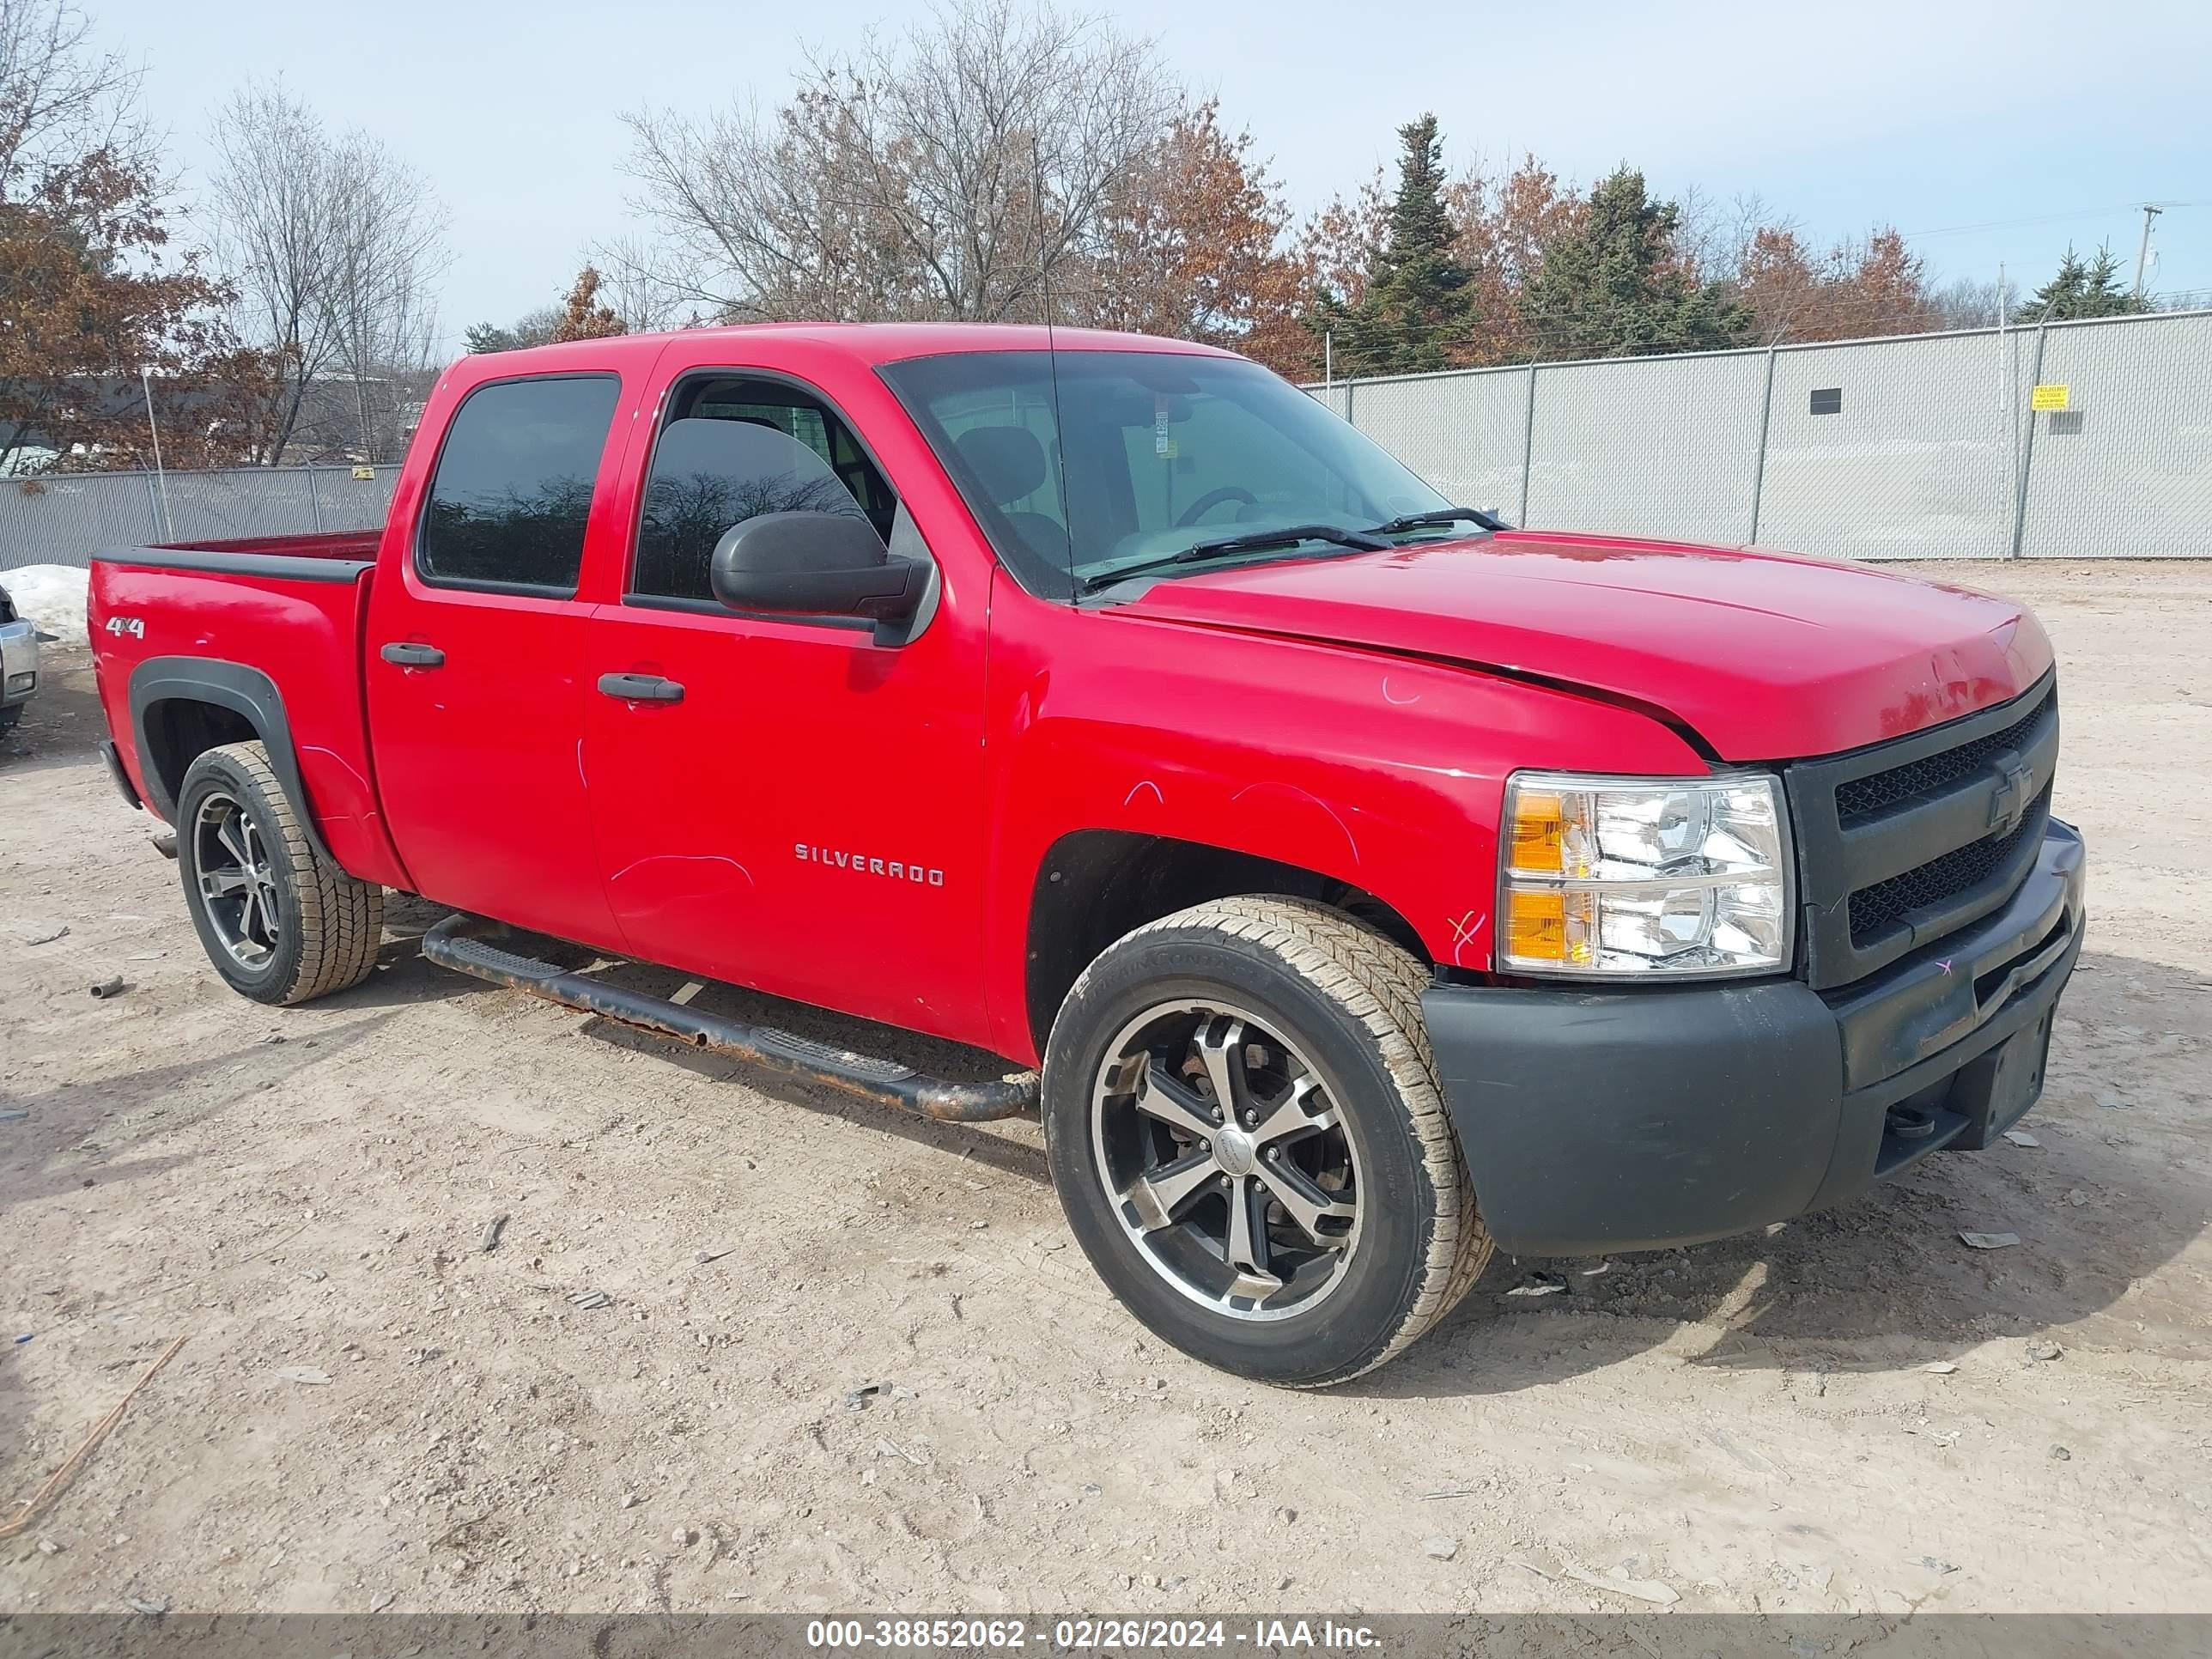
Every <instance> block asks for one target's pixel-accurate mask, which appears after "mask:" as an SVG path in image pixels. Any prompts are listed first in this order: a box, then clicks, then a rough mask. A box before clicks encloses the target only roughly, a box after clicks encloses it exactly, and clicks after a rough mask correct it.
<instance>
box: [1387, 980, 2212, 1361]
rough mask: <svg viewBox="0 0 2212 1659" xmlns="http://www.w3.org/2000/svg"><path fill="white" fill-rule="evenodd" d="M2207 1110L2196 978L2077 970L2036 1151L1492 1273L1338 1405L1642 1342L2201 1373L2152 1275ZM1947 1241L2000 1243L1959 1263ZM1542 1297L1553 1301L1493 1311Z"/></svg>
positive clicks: (2172, 1226) (1962, 1248)
mask: <svg viewBox="0 0 2212 1659" xmlns="http://www.w3.org/2000/svg"><path fill="white" fill-rule="evenodd" d="M2208 1100H2212V980H2207V979H2205V978H2203V977H2201V976H2198V975H2190V974H2187V973H2179V972H2177V971H2176V970H2175V969H2172V968H2171V967H2169V966H2166V965H2165V964H2162V963H2150V962H2145V961H2140V960H2136V959H2134V958H2130V957H2118V956H2111V955H2103V954H2099V953H2094V952H2092V953H2089V954H2086V955H2084V956H2083V957H2082V958H2081V967H2080V969H2079V970H2078V975H2077V977H2076V978H2075V981H2074V983H2073V985H2072V986H2071V987H2069V990H2068V992H2067V995H2066V1000H2065V1002H2064V1003H2063V1007H2062V1011H2061V1014H2060V1024H2059V1028H2058V1035H2057V1041H2056V1042H2054V1044H2053V1047H2052V1051H2051V1080H2050V1083H2049V1085H2048V1086H2047V1087H2046V1089H2045V1094H2044V1097H2043V1098H2042V1100H2041V1101H2040V1102H2039V1103H2038V1104H2037V1106H2036V1108H2035V1109H2034V1110H2033V1111H2032V1112H2031V1113H2030V1114H2029V1115H2028V1116H2027V1119H2026V1120H2025V1121H2024V1122H2023V1123H2022V1124H2021V1127H2022V1128H2023V1129H2025V1130H2027V1132H2029V1133H2032V1134H2033V1135H2034V1136H2035V1137H2036V1139H2037V1140H2038V1141H2039V1143H2040V1144H2039V1145H2038V1146H2032V1147H2029V1146H2016V1145H2013V1144H2010V1143H2007V1142H2000V1143H1998V1144H1997V1145H1996V1146H1991V1147H1990V1148H1989V1149H1988V1150H1986V1151H1984V1152H1961V1153H1938V1154H1936V1155H1935V1156H1934V1157H1932V1158H1929V1159H1927V1160H1925V1161H1924V1162H1923V1163H1921V1164H1917V1165H1916V1166H1914V1167H1913V1168H1912V1169H1911V1170H1907V1171H1905V1173H1904V1174H1903V1175H1901V1176H1899V1177H1897V1178H1896V1179H1894V1180H1893V1181H1890V1182H1885V1183H1883V1184H1881V1185H1880V1186H1878V1187H1876V1188H1875V1190H1874V1191H1873V1192H1872V1193H1871V1194H1869V1195H1868V1196H1867V1197H1865V1198H1863V1199H1862V1200H1859V1201H1857V1203H1854V1204H1851V1205H1849V1206H1844V1207H1843V1208H1841V1209H1838V1210H1835V1211H1832V1212H1824V1213H1821V1214H1818V1215H1813V1216H1808V1217H1804V1218H1801V1219H1798V1220H1796V1221H1791V1222H1789V1223H1786V1224H1784V1225H1781V1226H1780V1227H1778V1228H1777V1229H1775V1230H1773V1231H1771V1232H1767V1233H1763V1234H1753V1235H1750V1236H1747V1237H1742V1238H1736V1239H1728V1240H1723V1241H1720V1242H1718V1243H1711V1244H1706V1245H1701V1246H1698V1247H1696V1248H1693V1249H1683V1250H1665V1251H1654V1252H1646V1253H1642V1254H1635V1255H1619V1256H1616V1257H1613V1258H1612V1259H1611V1265H1610V1266H1609V1267H1605V1268H1604V1269H1602V1270H1601V1271H1599V1272H1596V1273H1592V1272H1591V1271H1590V1269H1592V1268H1594V1267H1597V1266H1598V1264H1597V1263H1596V1262H1595V1261H1586V1260H1585V1261H1547V1260H1540V1259H1534V1258H1522V1259H1520V1260H1517V1261H1516V1260H1512V1259H1509V1258H1505V1257H1503V1256H1501V1257H1499V1258H1498V1259H1496V1260H1494V1261H1492V1264H1491V1266H1490V1267H1489V1268H1488V1270H1487V1271H1486V1272H1485V1273H1484V1274H1483V1277H1482V1279H1481V1280H1480V1283H1479V1284H1478V1285H1476V1287H1475V1289H1474V1291H1473V1292H1472V1293H1471V1294H1470V1295H1469V1296H1468V1299H1467V1301H1466V1302H1465V1303H1464V1304H1462V1305H1461V1307H1460V1309H1459V1310H1457V1312H1456V1313H1455V1314H1454V1315H1453V1316H1451V1317H1450V1318H1449V1319H1448V1320H1447V1321H1446V1322H1445V1323H1444V1324H1443V1326H1442V1327H1440V1328H1438V1329H1437V1330H1436V1331H1435V1332H1432V1333H1431V1334H1430V1335H1429V1336H1428V1337H1427V1338H1426V1339H1425V1340H1423V1341H1422V1342H1420V1343H1418V1344H1416V1345H1415V1346H1414V1347H1413V1348H1412V1349H1411V1350H1410V1351H1409V1352H1407V1354H1406V1355H1405V1356H1403V1357H1402V1358H1400V1359H1399V1360H1398V1361H1396V1362H1395V1364H1391V1365H1389V1366H1388V1367H1386V1368H1384V1369H1383V1370H1382V1371H1380V1372H1378V1373H1376V1376H1374V1377H1373V1378H1371V1379H1370V1380H1368V1381H1366V1382H1364V1383H1358V1384H1355V1385H1354V1388H1355V1389H1357V1390H1358V1391H1359V1392H1363V1393H1368V1394H1372V1395H1376V1396H1378V1397H1382V1396H1389V1397H1424V1396H1443V1395H1468V1394H1477V1395H1480V1394H1495V1393H1510V1392H1512V1391H1514V1390H1516V1389H1524V1388H1529V1387H1534V1386H1537V1385H1540V1384H1542V1383H1553V1382H1559V1381H1561V1380H1564V1379H1565V1378H1568V1377H1571V1376H1577V1375H1580V1374H1582V1373H1584V1372H1588V1371H1591V1370H1597V1369H1599V1368H1601V1367H1603V1366H1606V1365H1608V1364H1613V1363H1614V1362H1616V1361H1619V1360H1622V1359H1626V1358H1631V1357H1632V1356H1634V1355H1636V1354H1638V1353H1642V1352H1648V1351H1650V1350H1652V1349H1655V1348H1658V1347H1661V1346H1664V1347H1665V1348H1667V1349H1668V1351H1669V1352H1672V1353H1674V1354H1675V1355H1677V1356H1678V1357H1679V1358H1680V1361H1681V1363H1683V1364H1689V1365H1693V1366H1711V1367H1717V1368H1723V1369H1728V1370H1791V1371H1799V1372H1817V1371H1851V1370H1912V1369H1916V1368H1917V1367H1921V1366H1924V1365H1926V1364H1930V1363H1931V1362H1935V1361H1938V1360H1947V1359H1949V1360H1955V1359H1957V1358H1960V1356H1961V1355H1962V1354H1963V1353H1964V1352H1966V1351H1968V1350H1970V1349H1972V1348H1973V1347H1975V1346H1978V1345H1980V1344H1983V1343H1986V1342H1989V1341H1991V1340H2008V1342H2010V1343H2012V1344H2015V1345H2016V1344H2017V1343H2018V1342H2019V1340H2021V1339H2022V1338H2025V1337H2027V1336H2029V1335H2031V1334H2041V1333H2044V1332H2046V1331H2051V1330H2063V1333H2064V1335H2063V1336H2062V1339H2061V1340H2062V1342H2063V1340H2065V1339H2066V1337H2070V1338H2071V1339H2072V1340H2075V1341H2077V1342H2080V1343H2083V1344H2092V1345H2100V1346H2114V1347H2118V1346H2125V1347H2126V1348H2128V1349H2129V1350H2130V1351H2132V1352H2160V1353H2170V1354H2172V1355H2175V1356H2177V1357H2180V1356H2190V1355H2194V1356H2197V1357H2201V1356H2202V1355H2203V1352H2205V1346H2206V1343H2207V1341H2208V1340H2212V1332H2208V1331H2207V1330H2206V1328H2205V1326H2204V1315H2203V1312H2202V1310H2200V1309H2197V1308H2194V1307H2192V1306H2191V1305H2190V1302H2189V1297H2188V1295H2187V1291H2188V1287H2187V1286H2186V1285H2182V1284H2180V1283H2179V1282H2178V1281H2179V1279H2180V1278H2182V1277H2185V1275H2181V1274H2177V1273H2173V1272H2167V1273H2165V1274H2163V1275H2162V1276H2161V1275H2160V1269H2161V1268H2165V1267H2166V1266H2167V1264H2168V1263H2170V1262H2172V1261H2174V1259H2175V1258H2176V1257H2178V1256H2179V1255H2182V1254H2183V1252H2185V1251H2186V1250H2187V1249H2190V1247H2191V1245H2192V1244H2193V1243H2196V1242H2197V1240H2198V1239H2199V1238H2200V1237H2203V1234H2204V1231H2205V1228H2206V1223H2207V1219H2208V1214H2212V1179H2208V1177H2212V1148H2208V1146H2207V1144H2206V1139H2205V1137H2204V1134H2203V1130H2202V1128H2201V1127H2200V1126H2201V1123H2202V1121H2203V1109H2204V1106H2205V1104H2206V1103H2207V1102H2208ZM1961 1231H1974V1232H1978V1233H2008V1232H2009V1233H2016V1234H2018V1235H2019V1236H2020V1239H2021V1243H2019V1244H2017V1245H2015V1246H2011V1247H2008V1248H2004V1249H1994V1250H1979V1249H1971V1248H1969V1247H1968V1246H1967V1245H1966V1244H1965V1243H1963V1242H1962V1241H1961V1240H1960V1237H1959V1235H1960V1232H1961ZM1551 1284H1556V1285H1562V1286H1564V1288H1563V1289H1559V1290H1555V1291H1542V1293H1541V1294H1537V1295H1534V1296H1530V1295H1526V1294H1524V1295H1521V1296H1515V1295H1513V1294H1511V1292H1512V1291H1515V1290H1516V1288H1519V1289H1537V1288H1539V1287H1541V1286H1543V1285H1551Z"/></svg>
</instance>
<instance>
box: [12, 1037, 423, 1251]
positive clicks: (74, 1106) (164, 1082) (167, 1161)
mask: <svg viewBox="0 0 2212 1659" xmlns="http://www.w3.org/2000/svg"><path fill="white" fill-rule="evenodd" d="M391 1018H392V1015H390V1014H388V1013H387V1014H378V1015H374V1016H372V1017H370V1018H367V1019H359V1020H354V1021H351V1022H349V1023H348V1024H345V1025H343V1026H340V1027H338V1028H337V1029H336V1030H323V1031H319V1032H318V1033H316V1034H315V1035H313V1036H307V1037H303V1038H293V1039H290V1040H289V1041H286V1042H267V1041H256V1042H250V1043H246V1044H243V1045H240V1047H237V1048H231V1049H228V1050H227V1051H225V1052H223V1053H221V1054H215V1055H212V1056H207V1055H199V1056H195V1057H192V1058H189V1059H185V1060H177V1061H174V1062H173V1063H171V1064H168V1065H164V1066H142V1067H141V1068H139V1069H138V1070H137V1071H135V1072H125V1073H122V1074H121V1075H120V1076H103V1077H94V1078H88V1079H85V1080H83V1081H82V1082H78V1083H67V1084H64V1085H61V1086H59V1087H58V1088H54V1089H49V1090H46V1091H44V1092H43V1093H40V1094H33V1095H20V1094H19V1095H10V1094H8V1093H5V1092H4V1091H0V1104H4V1105H5V1106H6V1107H7V1109H9V1110H21V1111H23V1112H24V1113H26V1114H27V1115H26V1116H25V1117H23V1118H22V1119H21V1120H18V1121H12V1122H10V1123H9V1124H8V1125H7V1126H5V1127H6V1128H7V1131H8V1139H7V1141H6V1143H5V1148H6V1150H5V1158H6V1162H5V1163H4V1164H0V1214H4V1213H5V1212H7V1211H9V1210H10V1209H12V1208H14V1207H15V1206H16V1205H18V1204H28V1203H33V1202H35V1201H37V1200H40V1199H45V1198H51V1197H53V1196H55V1195H57V1194H61V1193H64V1192H68V1191H71V1190H76V1189H92V1190H94V1191H99V1192H100V1193H101V1194H102V1197H101V1198H100V1200H99V1205H98V1207H99V1208H100V1209H101V1210H103V1211H106V1212H110V1213H121V1212H125V1211H127V1209H128V1207H129V1206H130V1204H131V1196H130V1194H131V1183H132V1182H138V1181H142V1180H143V1179H145V1178H146V1177H148V1176H158V1175H161V1174H163V1173H165V1172H166V1171H167V1170H173V1169H175V1168H177V1167H179V1165H181V1164H185V1163H188V1162H190V1161H191V1158H194V1157H196V1156H198V1154H197V1153H172V1152H143V1151H141V1150H140V1148H141V1147H142V1146H145V1145H146V1144H147V1143H149V1142H151V1141H155V1140H157V1139H161V1138H163V1137H166V1136H167V1135H169V1134H170V1133H172V1132H173V1131H175V1130H177V1129H179V1128H184V1127H187V1126H189V1125H191V1124H193V1123H196V1122H197V1121H202V1120H204V1119H206V1118H210V1117H215V1116H220V1115H222V1113H223V1112H225V1111H227V1110H228V1109H230V1108H232V1107H234V1106H235V1105H237V1104H238V1103H240V1102H241V1101H245V1100H249V1099H251V1098H252V1097H254V1096H255V1095H257V1094H258V1093H260V1092H262V1091H264V1090H270V1089H274V1088H275V1087H276V1086H277V1085H279V1084H280V1083H283V1082H284V1081H285V1080H286V1079H289V1078H290V1077H291V1076H292V1075H293V1074H294V1073H298V1072H302V1071H305V1070H307V1068H308V1067H310V1066H315V1065H317V1064H319V1063H320V1062H321V1061H323V1060H327V1059H329V1058H330V1056H331V1055H332V1054H337V1053H338V1052H340V1051H342V1050H343V1049H345V1048H350V1047H352V1046H353V1044H355V1043H356V1042H360V1041H361V1040H362V1038H363V1037H365V1036H368V1035H369V1034H370V1033H371V1032H373V1031H374V1030H376V1029H377V1028H378V1027H379V1026H380V1025H382V1024H385V1022H386V1021H387V1020H389V1019H391ZM210 1079H219V1081H218V1082H217V1083H216V1084H214V1085H210V1081H209V1080H210Z"/></svg>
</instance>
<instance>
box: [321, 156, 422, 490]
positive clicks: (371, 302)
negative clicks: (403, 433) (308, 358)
mask: <svg viewBox="0 0 2212 1659" xmlns="http://www.w3.org/2000/svg"><path fill="white" fill-rule="evenodd" d="M335 160H336V163H337V165H336V167H335V173H336V177H337V182H338V184H339V185H340V188H339V190H338V191H337V196H336V199H335V202H334V206H335V208H336V212H335V214H334V219H335V222H336V225H337V240H336V245H335V247H334V249H333V252H334V255H335V258H333V260H332V264H331V284H330V288H329V291H328V297H327V300H326V304H327V307H328V308H329V310H330V313H331V319H332V322H333V325H334V328H335V331H336V334H337V346H338V358H339V362H340V364H341V366H342V368H343V370H344V372H345V374H346V375H347V377H348V378H349V380H351V381H352V382H353V393H354V409H355V416H356V420H357V421H358V422H359V426H360V438H361V456H362V459H363V460H366V461H376V460H380V459H384V454H383V452H384V451H385V450H386V448H387V447H389V446H390V443H391V441H392V438H393V437H394V436H395V435H396V431H395V428H396V427H397V425H398V420H397V419H396V418H393V417H398V416H402V414H403V412H404V404H405V402H406V398H405V395H404V390H403V389H404V387H405V386H407V385H408V384H409V383H410V382H411V381H412V380H414V379H415V378H416V377H417V376H419V374H421V372H422V370H423V369H424V368H427V367H428V365H429V361H430V357H431V355H432V354H433V353H434V352H435V350H436V349H437V343H438V305H437V296H436V295H435V292H434V291H433V289H432V286H431V285H432V283H434V282H435V280H436V278H437V277H438V276H440V275H441V274H442V273H443V272H444V270H445V267H446V263H447V253H446V216H445V212H444V210H443V209H441V208H440V207H439V206H438V205H437V202H436V198H435V197H434V196H433V195H432V194H431V192H430V187H429V184H428V180H426V179H424V178H423V177H422V174H421V173H417V172H416V171H415V169H414V168H412V167H409V166H408V165H407V164H406V163H405V162H404V161H400V160H399V159H398V157H397V156H395V155H392V152H391V151H389V150H388V149H386V148H385V147H384V146H383V145H382V144H381V143H378V142H376V141H375V140H374V139H372V138H369V137H366V136H364V135H362V134H359V133H352V134H349V135H347V137H345V138H343V140H341V141H340V143H339V144H338V146H337V150H336V153H335ZM373 388H374V389H373Z"/></svg>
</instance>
